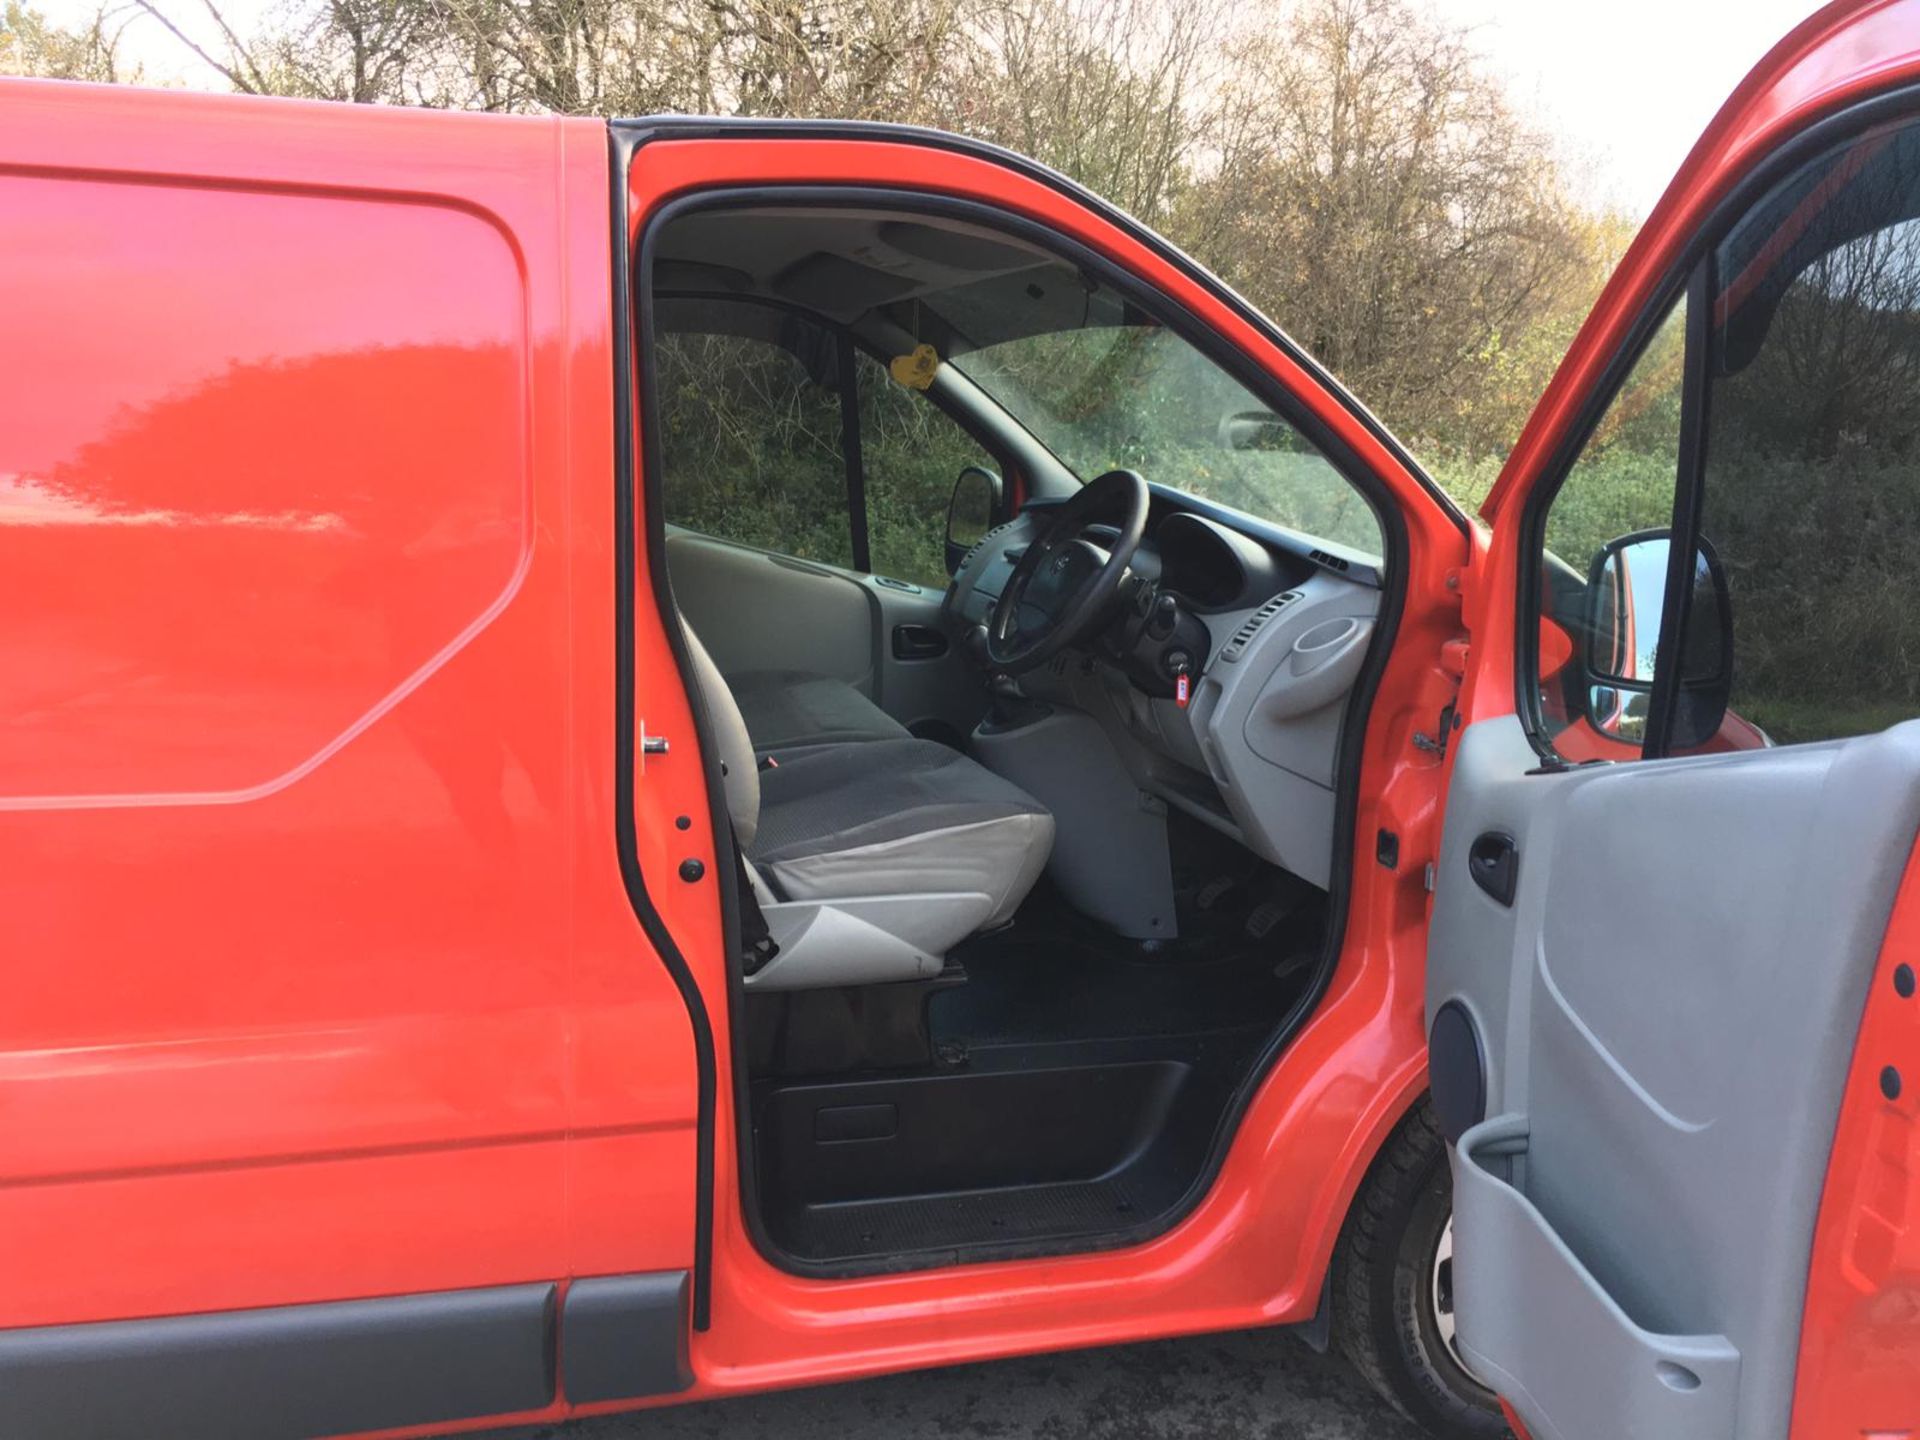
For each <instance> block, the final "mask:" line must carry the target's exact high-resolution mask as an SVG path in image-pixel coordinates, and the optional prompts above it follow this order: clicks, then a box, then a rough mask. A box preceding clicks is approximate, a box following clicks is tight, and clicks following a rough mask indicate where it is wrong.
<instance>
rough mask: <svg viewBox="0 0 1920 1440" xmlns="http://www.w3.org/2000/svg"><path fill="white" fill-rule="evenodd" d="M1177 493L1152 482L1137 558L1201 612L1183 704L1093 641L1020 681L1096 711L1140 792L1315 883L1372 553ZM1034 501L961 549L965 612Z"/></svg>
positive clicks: (1025, 524)
mask: <svg viewBox="0 0 1920 1440" xmlns="http://www.w3.org/2000/svg"><path fill="white" fill-rule="evenodd" d="M1185 504H1186V502H1185V500H1184V499H1183V500H1182V502H1181V506H1182V508H1175V506H1174V504H1173V503H1172V502H1171V500H1170V499H1169V498H1168V497H1166V496H1164V495H1161V494H1159V493H1156V496H1155V513H1154V514H1153V515H1152V516H1151V517H1150V519H1149V527H1148V531H1147V534H1146V536H1145V538H1144V539H1143V540H1142V542H1141V545H1140V548H1139V550H1138V551H1137V552H1136V556H1135V560H1134V563H1133V566H1132V568H1133V571H1134V574H1135V575H1136V576H1137V577H1138V578H1139V580H1140V581H1142V582H1144V583H1146V584H1148V585H1150V586H1151V587H1153V591H1154V593H1171V594H1173V595H1174V596H1175V597H1177V598H1178V600H1179V602H1180V604H1181V605H1182V607H1183V608H1184V609H1185V610H1186V611H1187V612H1188V613H1190V614H1192V615H1195V616H1197V617H1198V619H1199V621H1200V622H1201V623H1202V624H1204V626H1205V632H1206V635H1207V637H1208V639H1209V642H1210V643H1209V647H1208V654H1207V655H1206V657H1205V659H1204V660H1203V661H1202V662H1201V663H1200V664H1199V666H1198V667H1197V671H1196V673H1195V675H1194V678H1193V686H1192V691H1191V695H1190V700H1189V703H1188V705H1186V706H1185V707H1182V706H1180V705H1179V704H1178V703H1177V701H1176V700H1175V699H1174V698H1173V696H1172V692H1171V687H1167V688H1166V692H1165V693H1155V687H1152V686H1142V685H1141V684H1140V683H1138V678H1137V672H1136V673H1135V674H1133V675H1130V674H1129V672H1128V670H1127V669H1126V667H1125V666H1123V665H1122V664H1119V663H1117V662H1116V656H1115V654H1114V653H1109V652H1110V651H1111V649H1112V647H1110V646H1108V645H1105V644H1103V643H1101V642H1095V643H1094V644H1093V645H1091V646H1089V647H1087V649H1086V650H1084V651H1082V652H1079V653H1077V654H1074V655H1069V656H1063V657H1059V658H1057V659H1056V660H1055V661H1054V662H1053V663H1052V664H1051V665H1049V666H1047V667H1045V668H1044V669H1042V670H1040V671H1038V672H1031V673H1029V674H1028V675H1026V676H1024V677H1022V680H1021V684H1022V688H1023V689H1024V690H1025V691H1026V693H1027V694H1028V695H1029V696H1031V697H1032V698H1034V699H1037V700H1043V701H1046V702H1049V703H1052V704H1056V705H1065V706H1069V707H1072V708H1074V709H1078V710H1083V711H1085V712H1087V713H1089V714H1091V715H1092V716H1093V717H1094V718H1096V719H1097V720H1099V721H1100V722H1101V725H1102V727H1103V728H1104V729H1105V730H1106V731H1107V733H1108V736H1109V738H1110V739H1111V740H1112V741H1113V744H1114V748H1115V750H1116V751H1117V752H1118V754H1119V757H1120V759H1121V761H1122V763H1123V764H1124V765H1125V768H1126V770H1127V772H1128V774H1129V775H1130V777H1131V778H1132V780H1133V782H1134V783H1135V784H1136V785H1137V786H1138V787H1139V788H1140V789H1141V790H1142V791H1144V792H1145V793H1147V794H1148V795H1151V796H1153V797H1155V798H1156V799H1158V800H1160V801H1162V802H1164V803H1165V804H1167V805H1169V806H1172V807H1173V808H1176V809H1178V810H1181V811H1183V812H1185V813H1187V814H1189V815H1191V816H1193V817H1194V818H1196V819H1199V820H1201V821H1202V822H1204V823H1206V824H1208V825H1210V826H1212V827H1213V828H1215V829H1217V830H1220V831H1222V832H1223V833H1226V834H1228V835H1230V836H1232V837H1233V838H1235V839H1237V840H1239V841H1240V842H1241V843H1242V844H1244V845H1246V846H1247V848H1249V849H1250V850H1252V851H1253V852H1254V853H1255V854H1257V855H1259V856H1260V857H1261V858H1263V859H1265V860H1268V861H1270V862H1272V863H1273V864H1276V865H1279V866H1281V867H1282V868H1284V869H1286V870H1288V871H1291V872H1292V873H1294V874H1296V875H1298V876H1300V877H1301V878H1302V879H1305V880H1307V881H1309V882H1310V883H1312V884H1314V885H1316V886H1319V887H1321V888H1323V889H1324V888H1326V886H1327V885H1328V883H1329V879H1330V877H1331V873H1332V865H1333V853H1332V850H1333V832H1334V819H1335V810H1336V806H1335V791H1334V771H1335V765H1336V762H1337V759H1338V755H1339V749H1340V738H1341V727H1342V724H1343V721H1344V718H1345V713H1346V700H1347V696H1348V695H1349V693H1350V692H1351V691H1352V689H1353V685H1354V682H1355V681H1356V680H1357V679H1358V677H1359V674H1360V671H1361V669H1362V667H1363V665H1364V664H1365V661H1366V656H1367V651H1368V648H1369V645H1370V643H1371V641H1372V638H1373V634H1374V629H1375V625H1376V622H1377V619H1378V616H1379V611H1380V602H1381V593H1382V592H1381V577H1380V572H1379V565H1378V562H1377V561H1374V560H1372V559H1370V558H1369V557H1364V556H1359V555H1356V554H1354V553H1353V552H1338V551H1335V550H1334V549H1333V548H1332V547H1323V546H1322V545H1321V544H1320V543H1319V542H1315V541H1313V540H1312V539H1311V538H1310V537H1299V536H1293V535H1292V534H1291V532H1283V533H1284V540H1283V542H1281V543H1276V541H1275V540H1274V539H1273V538H1272V537H1270V536H1267V535H1265V534H1259V535H1256V534H1254V533H1249V531H1248V529H1247V528H1242V527H1240V526H1237V525H1236V526H1229V525H1227V524H1225V523H1223V522H1222V521H1221V520H1220V519H1218V518H1216V517H1215V516H1214V515H1209V514H1202V513H1198V512H1197V511H1195V510H1193V509H1189V508H1184V506H1185ZM1044 513H1045V512H1044V510H1041V511H1040V517H1041V518H1040V519H1036V516H1035V513H1034V510H1033V509H1029V511H1028V512H1027V513H1025V514H1023V515H1022V516H1021V517H1020V518H1019V519H1017V520H1014V521H1012V522H1010V523H1009V524H1007V525H1004V526H1002V527H1000V528H999V529H998V530H996V531H994V532H992V533H991V534H989V535H988V536H987V537H986V538H985V539H984V540H982V541H981V543H980V544H979V545H978V546H976V547H975V549H974V550H973V551H972V552H971V553H970V554H969V555H968V557H967V559H966V561H965V563H963V565H962V566H961V568H960V571H959V572H958V574H957V575H956V576H955V582H956V583H955V588H954V591H953V592H952V596H951V602H950V603H951V604H952V605H953V607H954V608H955V610H956V612H957V613H958V615H959V616H960V617H961V618H962V619H964V620H965V621H966V622H968V623H985V621H986V619H987V616H988V614H989V613H990V611H991V609H992V606H993V603H994V600H995V599H996V598H997V596H998V595H999V593H1000V590H1001V588H1002V587H1003V586H1004V584H1005V581H1006V578H1007V576H1008V575H1009V574H1010V573H1011V571H1012V568H1013V565H1014V563H1015V562H1016V560H1017V559H1018V557H1019V556H1020V554H1021V553H1023V551H1024V549H1025V547H1026V545H1027V544H1028V543H1029V541H1030V540H1031V539H1032V537H1033V535H1034V533H1035V531H1036V530H1037V528H1038V525H1039V523H1041V519H1043V518H1044ZM1088 533H1089V535H1090V537H1091V538H1094V539H1096V541H1097V539H1098V538H1099V537H1098V534H1097V531H1089V532H1088Z"/></svg>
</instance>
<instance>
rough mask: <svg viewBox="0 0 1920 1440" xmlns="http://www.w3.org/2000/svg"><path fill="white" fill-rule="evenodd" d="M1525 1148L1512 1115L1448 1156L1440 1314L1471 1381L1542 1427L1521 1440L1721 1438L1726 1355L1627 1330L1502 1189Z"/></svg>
mask: <svg viewBox="0 0 1920 1440" xmlns="http://www.w3.org/2000/svg"><path fill="white" fill-rule="evenodd" d="M1526 1148H1527V1121H1526V1118H1525V1117H1524V1116H1518V1115H1496V1116H1494V1117H1493V1118H1492V1119H1490V1120H1486V1121H1483V1122H1481V1123H1480V1124H1478V1125H1476V1126H1474V1127H1473V1128H1472V1129H1470V1130H1468V1131H1467V1132H1466V1134H1465V1135H1463V1136H1461V1137H1460V1144H1459V1147H1458V1152H1457V1154H1456V1155H1455V1156H1454V1164H1453V1172H1454V1196H1453V1204H1454V1217H1453V1226H1454V1254H1455V1257H1456V1261H1457V1262H1459V1263H1456V1264H1455V1266H1454V1271H1453V1273H1454V1313H1455V1319H1456V1321H1457V1323H1458V1325H1459V1340H1460V1346H1461V1349H1462V1351H1463V1352H1464V1353H1465V1354H1466V1355H1467V1356H1468V1358H1469V1360H1470V1361H1471V1363H1472V1365H1473V1368H1474V1369H1475V1370H1476V1371H1478V1372H1479V1375H1480V1378H1481V1379H1482V1380H1484V1381H1485V1382H1486V1383H1487V1384H1489V1385H1491V1386H1492V1387H1493V1388H1494V1389H1496V1390H1498V1391H1499V1392H1500V1393H1502V1394H1503V1395H1506V1396H1507V1397H1508V1398H1509V1399H1511V1400H1513V1401H1514V1402H1516V1405H1517V1407H1518V1408H1519V1410H1520V1412H1521V1414H1522V1415H1523V1416H1525V1417H1526V1418H1527V1420H1528V1423H1529V1424H1530V1425H1536V1427H1537V1425H1538V1421H1537V1417H1541V1416H1552V1417H1554V1421H1553V1424H1552V1426H1551V1427H1549V1428H1546V1429H1544V1430H1543V1429H1541V1428H1535V1431H1534V1440H1618V1437H1620V1436H1622V1435H1632V1436H1636V1437H1639V1440H1731V1437H1732V1436H1733V1434H1734V1420H1735V1416H1736V1409H1737V1403H1738V1400H1739V1382H1740V1352H1739V1351H1738V1350H1736V1349H1735V1348H1734V1347H1733V1345H1732V1344H1730V1343H1729V1342H1728V1340H1727V1339H1726V1337H1725V1336H1722V1335H1659V1334H1655V1333H1653V1332H1652V1331H1649V1330H1645V1329H1643V1328H1641V1327H1640V1326H1639V1325H1637V1324H1636V1323H1635V1322H1634V1321H1633V1319H1632V1318H1631V1317H1630V1316H1629V1315H1628V1314H1627V1312H1626V1311H1625V1310H1624V1309H1622V1308H1621V1306H1620V1304H1619V1303H1618V1302H1617V1301H1616V1300H1615V1299H1614V1298H1613V1296H1612V1295H1610V1294H1609V1293H1608V1292H1607V1290H1606V1287H1605V1286H1604V1285H1602V1284H1601V1282H1600V1281H1599V1280H1598V1279H1597V1278H1596V1277H1595V1276H1594V1274H1593V1273H1592V1272H1591V1271H1590V1270H1588V1269H1587V1267H1586V1266H1585V1265H1583V1264H1582V1263H1581V1262H1580V1259H1579V1257H1578V1256H1576V1255H1575V1254H1574V1253H1573V1251H1572V1250H1571V1249H1569V1248H1568V1246H1567V1244H1566V1242H1565V1241H1564V1240H1562V1239H1561V1238H1560V1236H1559V1235H1558V1234H1557V1233H1556V1232H1555V1231H1554V1229H1553V1226H1552V1225H1551V1223H1550V1222H1549V1221H1548V1220H1547V1218H1546V1217H1545V1216H1544V1215H1542V1214H1541V1213H1540V1211H1539V1209H1538V1208H1537V1207H1536V1206H1535V1205H1534V1203H1533V1202H1532V1201H1531V1200H1529V1199H1528V1198H1527V1197H1526V1196H1525V1195H1524V1194H1523V1193H1521V1191H1520V1190H1519V1189H1517V1188H1516V1187H1515V1186H1514V1184H1513V1183H1511V1181H1510V1179H1509V1178H1508V1177H1509V1176H1512V1175H1515V1174H1516V1173H1524V1165H1525V1157H1526ZM1522 1376H1525V1377H1526V1383H1524V1384H1523V1383H1522V1381H1521V1379H1520V1377H1522Z"/></svg>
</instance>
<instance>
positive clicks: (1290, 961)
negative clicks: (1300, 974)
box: [1273, 950, 1318, 980]
mask: <svg viewBox="0 0 1920 1440" xmlns="http://www.w3.org/2000/svg"><path fill="white" fill-rule="evenodd" d="M1316 958H1318V957H1317V955H1316V953H1315V952H1314V951H1313V950H1295V951H1294V952H1293V953H1292V954H1291V955H1286V956H1282V957H1281V960H1280V963H1279V964H1278V965H1276V966H1274V967H1273V978H1274V979H1276V980H1284V979H1286V978H1287V977H1288V976H1289V975H1291V974H1293V973H1294V972H1295V971H1298V970H1305V969H1306V968H1307V967H1308V966H1310V965H1312V964H1313V962H1314V960H1315V959H1316Z"/></svg>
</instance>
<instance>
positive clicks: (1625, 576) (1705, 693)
mask: <svg viewBox="0 0 1920 1440" xmlns="http://www.w3.org/2000/svg"><path fill="white" fill-rule="evenodd" d="M1672 539H1673V532H1672V531H1671V530H1666V529H1657V530H1639V531H1635V532H1634V533H1633V534H1631V535H1622V536H1620V537H1619V538H1618V539H1615V540H1609V541H1608V542H1607V543H1606V544H1605V545H1604V546H1602V547H1601V549H1600V553H1599V554H1598V555H1596V556H1595V557H1594V560H1593V565H1592V567H1591V568H1590V570H1589V571H1588V574H1587V616H1586V626H1585V629H1586V635H1585V646H1584V649H1583V652H1582V655H1581V661H1582V665H1583V667H1584V669H1585V672H1586V673H1585V676H1584V679H1585V682H1586V683H1585V695H1586V703H1587V720H1588V722H1589V723H1590V724H1591V725H1592V726H1593V727H1594V729H1596V730H1598V731H1599V732H1600V733H1601V734H1603V735H1606V736H1608V737H1609V738H1611V739H1615V740H1623V741H1627V742H1628V743H1631V744H1639V743H1641V742H1643V741H1644V740H1645V739H1646V727H1647V720H1648V711H1649V708H1650V706H1651V703H1652V697H1653V681H1654V672H1655V666H1656V663H1657V660H1658V656H1657V654H1656V651H1657V649H1658V646H1659V642H1660V632H1661V628H1662V622H1663V620H1664V617H1665V613H1666V597H1667V577H1668V573H1669V570H1670V568H1671V566H1672V548H1673V547H1672ZM1680 661H1681V664H1682V666H1683V669H1682V672H1681V676H1680V684H1679V686H1678V687H1677V688H1676V690H1675V692H1674V709H1675V715H1674V725H1673V733H1672V741H1671V746H1672V748H1673V749H1674V750H1690V749H1693V748H1694V747H1696V746H1698V745H1700V744H1702V743H1704V742H1705V741H1706V740H1708V739H1710V738H1711V737H1712V736H1713V734H1714V733H1715V732H1716V731H1717V730H1719V728H1720V722H1721V720H1722V719H1723V718H1724V717H1725V715H1726V711H1727V700H1728V698H1729V696H1730V695H1731V693H1732V689H1733V607H1732V603H1731V597H1730V596H1729V593H1728V589H1727V577H1726V571H1725V570H1724V569H1722V567H1721V565H1720V557H1719V556H1718V555H1717V554H1715V553H1714V549H1713V546H1712V545H1710V544H1708V543H1707V541H1706V539H1705V538H1704V537H1702V538H1701V540H1700V543H1699V545H1698V547H1697V548H1696V549H1695V551H1694V559H1693V590H1692V594H1691V596H1690V597H1689V600H1688V605H1687V618H1686V629H1685V631H1684V633H1683V634H1682V635H1681V645H1680Z"/></svg>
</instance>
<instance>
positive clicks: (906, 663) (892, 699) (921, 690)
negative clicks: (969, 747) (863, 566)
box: [862, 575, 987, 739]
mask: <svg viewBox="0 0 1920 1440" xmlns="http://www.w3.org/2000/svg"><path fill="white" fill-rule="evenodd" d="M862 584H863V585H864V586H865V587H866V590H867V593H868V595H869V596H870V597H871V598H872V600H873V602H874V606H875V613H876V614H877V615H878V617H879V625H880V634H879V647H878V648H879V664H880V694H879V696H878V699H879V702H880V708H881V709H883V710H885V711H886V712H887V713H888V714H889V715H891V716H893V718H894V719H896V720H898V721H899V722H900V723H901V724H902V725H905V726H907V727H909V728H910V729H912V728H918V729H920V730H922V731H924V730H926V728H927V727H928V726H929V725H937V726H940V727H944V728H946V729H948V730H950V731H951V735H950V736H948V737H946V738H950V739H952V738H959V737H962V736H965V735H966V734H967V733H968V732H969V731H971V730H972V729H973V727H974V726H975V725H976V724H978V723H979V720H980V717H981V716H982V715H984V714H985V713H986V709H987V690H986V684H985V680H984V678H983V676H982V675H981V673H980V671H978V670H976V669H975V668H974V667H973V666H972V665H971V664H969V663H968V662H967V659H966V657H965V655H964V654H963V653H962V652H961V649H960V646H959V644H958V642H957V641H955V640H954V638H953V637H952V636H951V635H949V634H948V631H947V628H946V626H945V625H944V623H943V617H942V615H941V602H942V601H943V600H944V599H945V598H946V591H945V590H935V589H932V588H931V587H928V586H925V585H913V584H909V583H908V582H907V581H904V580H890V579H881V578H879V577H877V576H872V575H868V576H864V577H863V578H862ZM934 636H937V637H939V639H940V640H941V641H942V642H943V644H944V648H943V649H941V650H940V651H939V653H937V654H927V655H920V654H915V653H914V650H915V648H916V646H917V645H918V644H919V643H920V642H923V641H925V640H927V639H929V638H930V637H934ZM903 652H905V653H903Z"/></svg>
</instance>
